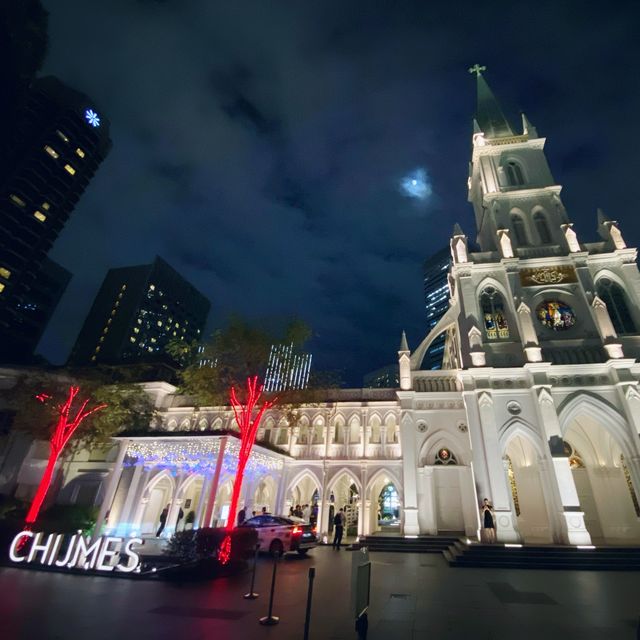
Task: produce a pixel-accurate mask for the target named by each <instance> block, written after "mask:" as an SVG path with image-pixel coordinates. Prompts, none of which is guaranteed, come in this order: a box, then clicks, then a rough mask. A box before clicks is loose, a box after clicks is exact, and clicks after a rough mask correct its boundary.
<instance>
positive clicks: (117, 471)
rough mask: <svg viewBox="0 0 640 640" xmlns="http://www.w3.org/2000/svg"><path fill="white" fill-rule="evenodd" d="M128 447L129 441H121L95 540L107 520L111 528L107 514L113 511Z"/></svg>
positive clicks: (103, 502) (99, 516)
mask: <svg viewBox="0 0 640 640" xmlns="http://www.w3.org/2000/svg"><path fill="white" fill-rule="evenodd" d="M128 446H129V441H128V440H120V441H119V443H118V455H117V456H116V461H115V463H114V465H113V469H112V470H111V473H110V474H109V481H108V483H107V488H106V491H105V494H104V498H103V500H102V504H101V505H100V511H99V512H98V517H97V518H96V524H95V527H94V529H93V531H94V534H93V536H94V538H98V537H99V536H100V535H101V533H102V526H103V524H105V520H107V522H106V524H107V527H108V526H109V522H108V515H107V514H108V513H109V511H110V510H111V504H112V503H113V499H114V497H115V495H116V491H117V489H118V483H119V482H120V477H121V476H122V463H123V461H124V457H125V455H126V453H127V447H128Z"/></svg>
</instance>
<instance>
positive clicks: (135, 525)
mask: <svg viewBox="0 0 640 640" xmlns="http://www.w3.org/2000/svg"><path fill="white" fill-rule="evenodd" d="M150 475H151V470H150V469H143V471H142V475H141V477H140V482H139V484H138V487H139V489H138V491H136V494H137V496H135V495H134V502H133V505H132V513H133V519H132V520H131V527H130V529H129V532H130V533H131V535H133V534H134V532H135V533H140V527H141V525H142V516H143V515H144V510H145V508H146V506H147V503H148V502H149V496H145V495H144V490H145V487H146V486H147V482H148V481H149V476H150Z"/></svg>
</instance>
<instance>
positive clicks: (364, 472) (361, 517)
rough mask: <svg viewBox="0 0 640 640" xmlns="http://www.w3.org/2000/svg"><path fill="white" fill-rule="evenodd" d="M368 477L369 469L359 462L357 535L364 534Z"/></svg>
mask: <svg viewBox="0 0 640 640" xmlns="http://www.w3.org/2000/svg"><path fill="white" fill-rule="evenodd" d="M368 478H369V469H368V468H367V466H366V464H365V463H361V467H360V483H361V485H362V490H361V492H360V499H359V501H358V536H360V537H362V536H363V535H365V533H364V531H365V517H366V516H365V511H366V508H365V502H366V500H365V498H366V497H367V495H366V494H367V482H368Z"/></svg>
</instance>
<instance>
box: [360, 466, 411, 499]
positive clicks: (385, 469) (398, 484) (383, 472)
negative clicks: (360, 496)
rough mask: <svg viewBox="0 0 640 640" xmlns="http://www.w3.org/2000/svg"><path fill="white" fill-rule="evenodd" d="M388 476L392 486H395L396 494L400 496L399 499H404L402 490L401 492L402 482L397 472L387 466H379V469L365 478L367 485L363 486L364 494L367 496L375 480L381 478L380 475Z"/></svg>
mask: <svg viewBox="0 0 640 640" xmlns="http://www.w3.org/2000/svg"><path fill="white" fill-rule="evenodd" d="M385 476H386V477H388V478H389V481H390V482H391V483H392V484H393V486H394V487H395V488H396V491H397V492H398V495H399V496H400V500H401V501H403V500H404V495H403V494H404V492H403V487H402V483H401V482H400V479H399V478H398V475H397V473H396V472H395V471H394V470H392V469H389V468H388V467H381V468H380V469H378V470H377V471H376V472H375V473H374V474H373V475H372V476H371V477H370V478H369V479H368V480H367V486H366V488H365V491H364V495H365V496H368V495H369V492H370V491H371V490H372V489H373V488H374V487H375V484H376V482H377V481H378V480H379V479H380V478H381V477H385Z"/></svg>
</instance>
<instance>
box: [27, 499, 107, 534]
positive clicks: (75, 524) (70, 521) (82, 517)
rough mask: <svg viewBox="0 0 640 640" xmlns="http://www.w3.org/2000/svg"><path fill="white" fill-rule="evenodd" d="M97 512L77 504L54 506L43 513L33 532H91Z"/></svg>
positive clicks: (92, 508)
mask: <svg viewBox="0 0 640 640" xmlns="http://www.w3.org/2000/svg"><path fill="white" fill-rule="evenodd" d="M97 515H98V510H97V509H96V508H95V507H86V506H83V505H78V504H54V505H52V506H51V507H49V508H48V509H47V510H46V511H45V512H43V513H42V514H41V515H40V517H39V518H38V521H37V522H36V523H35V525H34V527H33V530H34V531H51V532H55V533H75V532H76V531H78V530H81V531H87V532H89V531H91V530H92V529H93V526H94V525H95V523H96V517H97Z"/></svg>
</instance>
